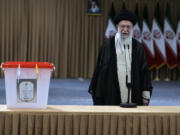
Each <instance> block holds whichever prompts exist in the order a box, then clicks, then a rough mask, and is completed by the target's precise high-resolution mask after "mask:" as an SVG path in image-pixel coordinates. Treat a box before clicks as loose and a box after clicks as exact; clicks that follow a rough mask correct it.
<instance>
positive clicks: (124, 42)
mask: <svg viewBox="0 0 180 135" xmlns="http://www.w3.org/2000/svg"><path fill="white" fill-rule="evenodd" d="M131 39H132V36H131V35H129V36H128V37H122V36H121V42H122V43H123V44H124V45H127V44H131Z"/></svg>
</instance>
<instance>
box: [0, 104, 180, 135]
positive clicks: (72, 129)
mask: <svg viewBox="0 0 180 135" xmlns="http://www.w3.org/2000/svg"><path fill="white" fill-rule="evenodd" d="M0 135H180V107H179V106H171V107H170V106H166V107H165V106H164V107H163V106H154V107H148V106H139V107H137V108H121V107H119V106H48V107H47V109H7V107H6V106H5V105H0Z"/></svg>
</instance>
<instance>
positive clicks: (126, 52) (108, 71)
mask: <svg viewBox="0 0 180 135" xmlns="http://www.w3.org/2000/svg"><path fill="white" fill-rule="evenodd" d="M136 21H137V18H136V15H135V14H134V13H133V12H131V11H129V10H121V11H120V12H119V13H118V14H117V15H116V16H115V18H114V22H115V24H116V27H117V31H118V32H117V33H116V35H115V36H114V37H112V38H110V39H107V40H105V41H104V43H103V45H102V47H101V48H100V51H99V56H98V60H97V64H96V67H95V71H94V74H93V77H92V80H91V83H90V86H89V90H88V92H89V93H90V94H91V95H92V99H93V103H94V105H119V104H121V103H127V102H130V103H131V102H133V103H136V104H137V105H148V104H149V100H150V96H151V93H152V84H151V79H150V74H149V68H148V64H147V61H146V55H145V52H144V48H143V46H142V45H141V44H140V43H139V42H138V41H137V40H135V39H133V38H132V31H133V26H134V25H135V24H136ZM128 86H131V91H130V97H129V98H128V88H127V87H128Z"/></svg>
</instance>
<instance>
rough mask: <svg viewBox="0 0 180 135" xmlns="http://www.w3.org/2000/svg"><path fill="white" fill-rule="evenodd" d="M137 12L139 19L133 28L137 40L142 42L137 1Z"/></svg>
mask: <svg viewBox="0 0 180 135" xmlns="http://www.w3.org/2000/svg"><path fill="white" fill-rule="evenodd" d="M135 14H136V16H137V20H138V21H137V23H136V24H135V26H134V28H133V38H135V39H136V40H137V41H139V42H140V43H141V29H140V25H139V12H138V3H136V9H135Z"/></svg>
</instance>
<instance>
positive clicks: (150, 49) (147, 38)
mask: <svg viewBox="0 0 180 135" xmlns="http://www.w3.org/2000/svg"><path fill="white" fill-rule="evenodd" d="M142 45H143V46H144V49H145V52H146V57H147V61H148V64H149V68H150V69H152V68H153V67H154V66H155V65H154V46H153V40H152V34H151V31H150V29H149V25H148V12H147V5H145V6H144V12H143V27H142Z"/></svg>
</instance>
